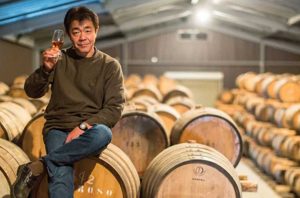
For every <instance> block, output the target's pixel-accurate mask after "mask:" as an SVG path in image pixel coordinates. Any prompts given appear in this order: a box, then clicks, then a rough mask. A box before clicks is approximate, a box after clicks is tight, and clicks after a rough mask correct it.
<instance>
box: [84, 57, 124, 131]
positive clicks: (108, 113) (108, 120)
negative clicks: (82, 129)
mask: <svg viewBox="0 0 300 198" xmlns="http://www.w3.org/2000/svg"><path fill="white" fill-rule="evenodd" d="M105 76H106V79H105V85H104V101H103V108H102V109H101V110H100V111H99V112H98V113H97V114H95V115H94V116H92V117H90V118H89V119H88V120H87V121H86V122H87V123H89V124H91V125H93V124H96V123H97V124H104V125H106V126H108V127H111V128H112V127H113V126H114V125H115V124H116V123H117V122H118V120H119V119H120V117H121V114H122V111H123V108H124V103H125V95H124V79H123V73H122V69H121V65H120V64H119V63H118V62H117V61H113V62H112V63H110V64H109V65H108V71H107V74H106V75H105Z"/></svg>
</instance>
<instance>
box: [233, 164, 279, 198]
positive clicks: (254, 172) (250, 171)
mask: <svg viewBox="0 0 300 198" xmlns="http://www.w3.org/2000/svg"><path fill="white" fill-rule="evenodd" d="M236 170H237V173H238V175H246V176H248V180H249V181H252V182H254V183H257V184H258V189H257V192H243V198H281V196H279V195H278V194H277V193H276V192H275V191H274V190H273V189H272V188H271V186H270V185H269V184H268V183H267V181H266V180H265V179H263V178H262V175H261V173H259V171H258V169H256V167H255V166H254V164H253V163H252V162H251V161H250V160H249V159H246V158H243V159H242V160H241V161H240V163H239V164H238V166H237V167H236Z"/></svg>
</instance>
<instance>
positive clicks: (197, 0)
mask: <svg viewBox="0 0 300 198" xmlns="http://www.w3.org/2000/svg"><path fill="white" fill-rule="evenodd" d="M198 2H199V0H191V4H193V5H196V4H197V3H198Z"/></svg>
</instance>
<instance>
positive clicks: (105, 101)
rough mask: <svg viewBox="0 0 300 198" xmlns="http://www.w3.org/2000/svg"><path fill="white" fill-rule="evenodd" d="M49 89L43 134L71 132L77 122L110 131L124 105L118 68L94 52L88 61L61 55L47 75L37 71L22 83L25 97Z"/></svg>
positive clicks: (66, 53)
mask: <svg viewBox="0 0 300 198" xmlns="http://www.w3.org/2000/svg"><path fill="white" fill-rule="evenodd" d="M49 85H51V92H52V94H51V99H50V102H49V104H48V106H47V109H46V112H45V118H46V123H45V126H44V132H47V131H49V130H50V129H62V130H72V129H73V128H75V127H76V126H78V125H79V124H80V123H81V122H83V121H86V122H87V123H89V124H91V125H92V124H96V123H99V124H105V125H107V126H108V127H113V126H114V125H115V124H116V122H117V121H118V120H119V119H120V116H121V112H122V110H123V104H124V102H125V97H124V83H123V75H122V70H121V66H120V64H119V63H118V62H117V61H116V60H115V59H113V58H112V57H110V56H109V55H107V54H105V53H103V52H101V51H99V50H96V52H95V54H94V55H93V56H92V57H90V58H82V57H79V56H77V55H76V53H75V51H74V50H73V49H71V48H70V49H68V50H66V51H63V55H62V60H59V61H58V63H57V65H56V67H55V69H54V70H53V71H52V72H51V73H50V74H49V73H46V72H44V70H43V69H42V68H41V67H40V68H38V69H37V70H36V71H35V72H34V73H32V74H31V75H30V76H29V77H28V79H27V80H26V83H25V87H24V88H25V91H26V93H27V95H28V96H29V97H32V98H39V97H41V96H43V95H44V94H45V93H46V92H47V91H48V89H49Z"/></svg>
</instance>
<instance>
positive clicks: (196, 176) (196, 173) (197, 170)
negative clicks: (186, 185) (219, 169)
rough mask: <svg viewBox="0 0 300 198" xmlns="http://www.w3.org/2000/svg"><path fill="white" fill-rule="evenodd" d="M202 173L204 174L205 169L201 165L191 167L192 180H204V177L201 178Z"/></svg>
mask: <svg viewBox="0 0 300 198" xmlns="http://www.w3.org/2000/svg"><path fill="white" fill-rule="evenodd" d="M203 175H205V170H204V168H203V167H202V166H196V167H195V168H193V177H192V180H197V181H205V179H203V178H201V177H202V176H203Z"/></svg>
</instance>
